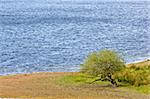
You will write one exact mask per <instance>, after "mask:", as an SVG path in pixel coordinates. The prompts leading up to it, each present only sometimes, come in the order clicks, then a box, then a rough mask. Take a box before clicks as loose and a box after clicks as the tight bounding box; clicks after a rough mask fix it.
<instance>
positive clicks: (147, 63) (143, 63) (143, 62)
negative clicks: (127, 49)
mask: <svg viewBox="0 0 150 99" xmlns="http://www.w3.org/2000/svg"><path fill="white" fill-rule="evenodd" d="M126 66H127V67H132V66H136V67H145V66H150V60H145V61H141V62H136V63H130V64H127V65H126Z"/></svg>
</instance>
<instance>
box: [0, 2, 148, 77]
mask: <svg viewBox="0 0 150 99" xmlns="http://www.w3.org/2000/svg"><path fill="white" fill-rule="evenodd" d="M74 1H75V0H74ZM149 27H150V3H149V2H118V3H117V2H98V0H97V1H96V0H93V1H88V2H85V1H83V2H81V1H76V2H72V1H70V2H69V1H65V2H63V1H62V2H61V1H59V0H55V1H52V0H0V75H3V74H15V73H30V72H39V71H53V72H55V71H77V70H79V64H81V63H82V62H83V60H84V58H85V57H86V55H87V54H88V53H90V52H93V51H97V50H101V49H105V48H108V49H114V50H117V51H118V52H120V53H122V54H123V56H124V58H125V60H126V62H134V61H138V60H143V59H147V58H149V57H150V40H149V39H150V28H149Z"/></svg>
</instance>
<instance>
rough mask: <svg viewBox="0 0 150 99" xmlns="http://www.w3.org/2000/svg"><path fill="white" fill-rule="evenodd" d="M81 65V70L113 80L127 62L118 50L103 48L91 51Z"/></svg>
mask: <svg viewBox="0 0 150 99" xmlns="http://www.w3.org/2000/svg"><path fill="white" fill-rule="evenodd" d="M81 66H82V68H81V72H83V73H86V74H89V75H92V76H96V77H97V76H99V77H102V78H104V79H108V80H109V81H112V82H113V74H114V73H115V72H117V71H120V70H121V69H123V68H124V67H125V64H124V61H123V59H122V58H121V57H120V56H119V55H118V54H117V53H116V52H114V51H111V50H102V51H99V52H94V53H91V54H90V55H89V56H88V57H87V58H86V60H85V62H84V64H82V65H81Z"/></svg>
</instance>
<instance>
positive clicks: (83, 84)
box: [0, 61, 150, 99]
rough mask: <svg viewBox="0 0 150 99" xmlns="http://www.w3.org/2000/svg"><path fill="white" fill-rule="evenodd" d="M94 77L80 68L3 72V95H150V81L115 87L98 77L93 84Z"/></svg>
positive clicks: (43, 98)
mask: <svg viewBox="0 0 150 99" xmlns="http://www.w3.org/2000/svg"><path fill="white" fill-rule="evenodd" d="M149 62H150V61H145V62H143V64H149ZM136 64H141V63H135V64H134V65H136ZM132 65H133V64H132ZM138 66H139V65H138ZM141 66H143V65H141ZM94 79H95V78H92V77H86V76H85V75H84V74H80V73H77V72H75V73H73V72H67V73H33V74H20V75H9V76H0V97H5V98H9V97H11V98H35V99H150V85H143V86H139V87H135V86H131V85H128V84H123V83H120V84H119V85H120V87H117V88H113V87H111V85H110V83H109V82H106V81H105V82H104V81H103V82H102V81H98V82H95V83H92V84H91V82H92V81H93V80H94Z"/></svg>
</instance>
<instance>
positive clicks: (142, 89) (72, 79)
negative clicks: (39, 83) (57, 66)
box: [56, 74, 150, 94]
mask: <svg viewBox="0 0 150 99" xmlns="http://www.w3.org/2000/svg"><path fill="white" fill-rule="evenodd" d="M95 79H97V78H93V77H88V76H86V75H85V74H77V75H67V76H64V77H59V78H58V79H57V80H56V82H57V84H59V85H63V86H74V87H75V86H81V85H82V86H84V85H91V82H93V81H94V80H95ZM92 84H95V85H110V82H108V81H97V82H94V83H92ZM119 85H120V86H119V87H118V89H121V90H127V91H131V92H132V91H133V92H138V93H144V94H150V85H142V86H139V87H136V86H132V85H130V84H128V83H119ZM108 88H109V87H108Z"/></svg>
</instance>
